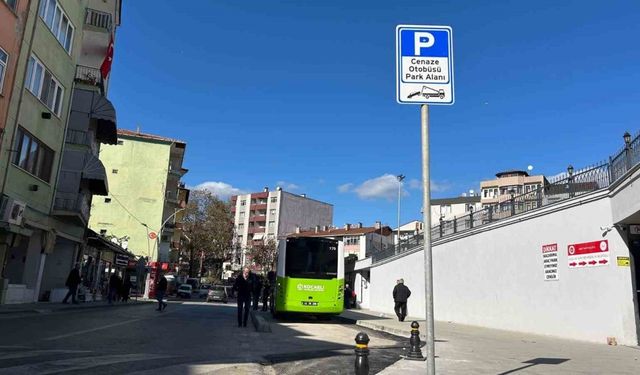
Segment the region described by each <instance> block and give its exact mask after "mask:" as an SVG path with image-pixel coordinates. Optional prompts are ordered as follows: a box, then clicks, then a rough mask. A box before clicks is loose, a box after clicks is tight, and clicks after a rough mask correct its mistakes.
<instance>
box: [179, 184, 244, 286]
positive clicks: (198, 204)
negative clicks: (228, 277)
mask: <svg viewBox="0 0 640 375" xmlns="http://www.w3.org/2000/svg"><path fill="white" fill-rule="evenodd" d="M183 232H184V234H186V236H187V237H188V238H189V240H190V241H188V242H187V243H186V244H185V245H186V246H185V247H184V251H185V252H184V256H186V257H187V258H188V259H189V276H190V277H194V276H196V275H197V274H199V273H200V271H201V270H199V269H198V268H199V266H200V260H201V258H202V259H203V262H202V264H203V267H204V268H205V269H207V270H209V271H210V273H212V274H214V275H217V276H219V275H220V273H221V272H222V267H221V266H222V262H224V261H227V260H230V259H231V256H232V241H233V216H232V214H231V205H230V204H229V203H227V202H224V201H222V200H220V199H219V198H218V197H216V196H215V195H213V194H211V192H210V191H208V190H195V191H192V192H191V195H190V199H189V204H188V205H187V209H186V210H185V215H184V220H183Z"/></svg>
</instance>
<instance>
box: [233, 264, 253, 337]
mask: <svg viewBox="0 0 640 375" xmlns="http://www.w3.org/2000/svg"><path fill="white" fill-rule="evenodd" d="M252 284H253V280H252V277H251V271H250V270H249V267H245V268H243V269H242V274H241V275H239V276H238V277H237V278H236V282H235V283H234V284H233V290H234V291H235V292H236V297H237V301H238V327H243V326H244V327H246V326H247V320H248V319H249V306H250V305H251V292H252V290H253V285H252ZM243 311H244V316H243V315H242V313H243Z"/></svg>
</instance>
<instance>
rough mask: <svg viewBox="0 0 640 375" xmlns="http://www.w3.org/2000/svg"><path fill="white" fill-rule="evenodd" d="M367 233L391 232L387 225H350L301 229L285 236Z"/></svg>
mask: <svg viewBox="0 0 640 375" xmlns="http://www.w3.org/2000/svg"><path fill="white" fill-rule="evenodd" d="M369 233H378V234H380V233H381V234H382V235H384V236H388V235H389V234H391V233H392V230H391V228H390V227H388V226H382V227H380V228H376V227H356V226H354V227H350V228H349V229H346V228H344V227H343V228H328V229H327V230H319V231H317V232H316V231H315V230H314V229H311V230H302V231H300V233H291V234H289V235H288V236H287V237H341V236H359V235H363V234H369Z"/></svg>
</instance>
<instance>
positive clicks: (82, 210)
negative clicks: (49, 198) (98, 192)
mask: <svg viewBox="0 0 640 375" xmlns="http://www.w3.org/2000/svg"><path fill="white" fill-rule="evenodd" d="M89 211H90V208H89V200H88V199H87V196H86V195H84V194H75V195H74V194H68V193H67V194H64V195H63V194H58V195H56V199H55V201H54V203H53V214H54V215H55V216H72V217H76V218H77V219H78V221H79V222H80V223H81V224H82V225H87V223H88V222H89Z"/></svg>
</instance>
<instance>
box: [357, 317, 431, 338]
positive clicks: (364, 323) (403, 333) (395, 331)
mask: <svg viewBox="0 0 640 375" xmlns="http://www.w3.org/2000/svg"><path fill="white" fill-rule="evenodd" d="M356 325H358V326H360V327H364V328H369V329H372V330H374V331H380V332H386V333H389V334H392V335H394V336H398V337H402V338H407V337H410V336H411V329H410V328H409V329H400V328H393V327H387V326H385V325H382V324H377V323H375V322H373V321H370V320H358V321H356ZM420 339H422V340H426V339H427V335H426V334H424V333H421V334H420Z"/></svg>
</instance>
